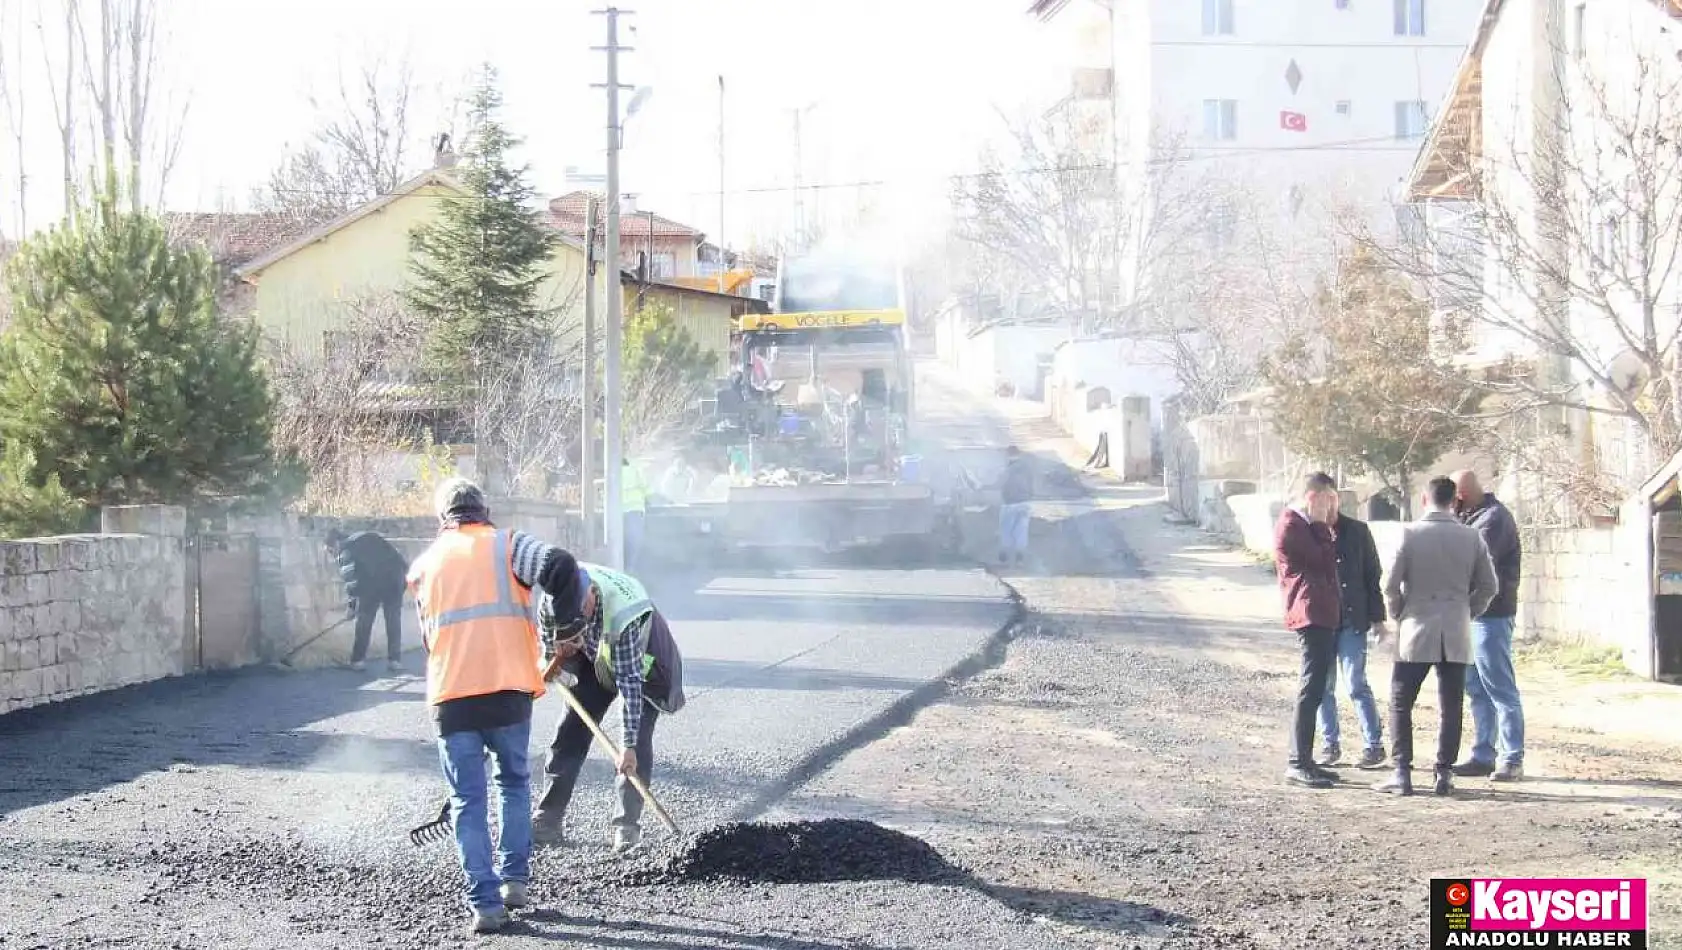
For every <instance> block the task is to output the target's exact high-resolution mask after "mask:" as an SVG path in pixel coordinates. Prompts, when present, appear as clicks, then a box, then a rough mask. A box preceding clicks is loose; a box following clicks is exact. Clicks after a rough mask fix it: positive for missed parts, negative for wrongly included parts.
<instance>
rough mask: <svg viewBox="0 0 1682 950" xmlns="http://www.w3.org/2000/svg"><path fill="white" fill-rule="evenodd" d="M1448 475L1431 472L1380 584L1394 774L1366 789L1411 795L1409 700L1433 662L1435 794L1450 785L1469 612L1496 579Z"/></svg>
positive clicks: (1487, 596) (1468, 657)
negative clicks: (1391, 642) (1461, 514)
mask: <svg viewBox="0 0 1682 950" xmlns="http://www.w3.org/2000/svg"><path fill="white" fill-rule="evenodd" d="M1454 491H1455V489H1454V482H1453V481H1452V480H1450V479H1447V478H1433V479H1431V483H1430V485H1428V486H1427V487H1426V491H1425V504H1426V511H1425V514H1424V515H1423V516H1422V517H1420V519H1419V520H1418V521H1416V522H1414V523H1413V524H1410V525H1408V526H1407V527H1406V528H1405V529H1403V532H1402V546H1401V548H1400V549H1399V550H1398V551H1397V552H1396V563H1395V565H1394V566H1393V567H1391V569H1390V576H1389V577H1388V578H1387V579H1386V581H1385V584H1384V599H1385V603H1386V604H1387V605H1388V606H1389V608H1390V616H1391V617H1392V618H1394V619H1395V621H1396V624H1397V642H1396V666H1395V669H1394V671H1393V672H1392V673H1391V676H1390V734H1391V736H1392V738H1393V739H1394V741H1395V743H1396V747H1395V749H1396V755H1395V765H1396V774H1395V775H1393V776H1391V777H1390V778H1388V779H1386V780H1384V781H1382V782H1379V783H1378V784H1377V785H1374V786H1373V788H1375V789H1377V790H1379V791H1381V792H1389V793H1392V794H1396V795H1411V794H1413V704H1414V702H1415V701H1416V700H1417V699H1418V698H1419V687H1420V686H1422V685H1424V683H1425V674H1426V673H1427V672H1429V671H1430V670H1431V668H1432V667H1436V670H1437V697H1438V705H1440V706H1441V707H1442V727H1441V731H1440V732H1439V733H1438V735H1437V762H1436V785H1435V791H1436V793H1437V794H1438V795H1447V794H1448V793H1449V792H1450V791H1451V790H1452V789H1453V780H1452V776H1453V772H1452V767H1453V765H1454V760H1455V759H1456V758H1457V757H1459V755H1460V730H1461V716H1462V708H1463V705H1464V700H1465V693H1466V666H1467V664H1469V663H1471V662H1472V618H1473V617H1476V616H1477V615H1479V614H1481V613H1483V611H1484V608H1486V607H1488V606H1489V602H1490V600H1491V599H1493V598H1494V597H1495V593H1496V591H1497V590H1498V589H1499V584H1498V582H1497V581H1496V578H1495V564H1494V562H1492V561H1491V560H1490V557H1489V548H1488V547H1487V546H1486V545H1485V544H1484V542H1483V536H1482V535H1481V534H1479V533H1478V530H1477V529H1476V528H1470V527H1467V526H1466V525H1463V524H1461V523H1460V521H1459V519H1458V518H1456V517H1455V516H1454V513H1453V510H1452V508H1453V505H1454Z"/></svg>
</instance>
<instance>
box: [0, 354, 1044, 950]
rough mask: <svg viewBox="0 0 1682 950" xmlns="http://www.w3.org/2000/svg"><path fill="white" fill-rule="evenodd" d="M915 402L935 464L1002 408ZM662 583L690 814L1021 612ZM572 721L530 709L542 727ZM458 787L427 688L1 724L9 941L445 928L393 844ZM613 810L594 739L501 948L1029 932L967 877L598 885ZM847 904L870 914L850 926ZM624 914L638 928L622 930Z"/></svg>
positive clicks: (946, 596)
mask: <svg viewBox="0 0 1682 950" xmlns="http://www.w3.org/2000/svg"><path fill="white" fill-rule="evenodd" d="M922 404H923V411H924V413H925V422H924V426H925V428H924V430H923V431H924V434H925V437H926V438H927V439H928V441H929V443H930V444H929V446H928V448H929V449H930V450H931V454H935V455H938V456H941V457H943V458H946V459H950V460H958V461H962V462H964V463H966V464H970V465H972V466H975V467H979V468H986V467H990V466H992V465H996V464H997V463H996V459H995V458H994V456H996V454H997V453H996V448H995V446H996V444H997V441H998V439H999V438H1000V437H1001V433H1002V432H1003V426H1002V425H1001V424H1000V422H999V420H997V419H996V418H993V417H991V416H987V415H983V414H981V413H980V411H979V410H978V409H976V408H975V407H974V405H973V403H970V402H968V401H966V400H964V399H962V398H961V397H957V396H956V395H954V393H952V392H951V391H950V389H949V387H946V386H943V385H941V384H940V383H939V382H938V380H935V379H931V380H930V385H928V386H925V390H924V395H923V396H922ZM652 586H653V587H654V593H655V596H656V599H657V600H658V601H660V602H661V603H662V605H663V607H664V608H665V609H666V610H667V611H668V613H669V614H670V616H671V619H672V622H673V627H674V630H675V631H676V633H677V635H678V637H679V640H680V642H681V643H682V645H683V648H684V651H685V654H686V659H687V662H688V674H689V686H690V694H691V702H690V705H689V706H688V708H687V709H686V710H685V711H684V712H683V713H682V714H681V715H679V716H676V717H672V718H671V719H669V720H668V721H666V722H663V723H662V725H661V729H660V733H659V734H658V736H657V744H658V747H659V752H658V755H657V760H658V764H657V769H658V778H657V784H658V787H659V789H660V791H661V793H662V795H663V797H664V798H665V799H666V801H667V802H668V804H669V806H670V807H671V808H672V810H673V811H674V812H675V813H676V814H677V815H678V816H680V819H681V820H684V821H686V822H687V823H688V824H689V825H690V826H691V827H692V828H693V827H698V826H702V825H705V824H707V823H712V822H716V821H719V820H724V819H729V818H733V817H742V816H745V815H752V814H756V813H757V812H758V811H759V810H761V809H762V808H763V807H764V806H765V805H767V804H769V803H770V801H771V800H773V799H774V798H775V797H776V796H777V795H778V794H780V793H781V791H782V790H783V789H784V787H785V785H786V783H787V782H788V781H789V780H790V777H791V775H794V774H796V773H798V772H799V771H801V770H802V769H803V768H805V767H807V766H810V765H811V764H812V762H813V761H814V758H818V759H821V758H822V756H823V755H824V754H825V753H826V752H827V751H829V750H831V749H832V748H833V747H834V746H835V745H836V744H837V743H838V742H840V741H841V740H843V739H844V738H845V737H847V736H848V734H849V733H850V732H852V731H854V730H856V729H858V728H860V726H861V725H862V724H868V723H869V722H870V721H871V720H872V719H873V718H874V717H877V716H878V715H879V714H881V713H882V712H883V711H884V710H886V709H888V708H889V707H891V706H893V705H894V704H895V703H897V702H900V701H901V700H902V699H903V698H904V697H905V696H906V695H907V694H908V693H910V692H911V691H913V690H915V689H917V688H918V687H920V686H922V685H924V684H926V683H927V682H929V681H930V680H931V679H934V678H937V677H939V676H940V674H941V673H943V672H944V671H946V670H948V669H949V668H951V667H952V666H953V665H954V664H956V663H958V662H959V661H960V660H961V659H963V658H965V657H967V656H969V655H971V654H974V653H975V652H976V651H978V650H979V649H981V648H982V647H983V645H984V644H985V643H986V642H987V641H988V640H989V639H990V638H991V637H992V636H993V635H994V634H995V632H996V631H997V630H998V629H999V628H1000V627H1001V626H1002V625H1004V624H1005V623H1007V622H1008V621H1009V619H1010V618H1011V616H1012V612H1013V607H1012V605H1011V603H1010V600H1009V598H1008V596H1007V594H1008V592H1007V590H1006V589H1005V588H1004V587H1003V586H1002V585H1001V584H999V583H998V582H997V581H996V580H994V579H993V578H991V577H990V576H989V575H987V574H986V573H985V572H983V571H981V570H979V569H976V568H973V567H968V566H961V565H959V566H948V567H945V568H943V569H924V570H914V571H892V570H881V569H868V568H863V567H845V566H838V567H828V568H820V567H813V568H805V569H790V570H782V571H777V570H763V569H757V570H751V571H749V570H742V571H730V570H722V571H714V572H706V573H696V572H691V573H688V574H685V575H674V576H668V577H663V578H659V579H657V580H655V582H654V583H653V585H652ZM417 669H418V666H417ZM559 710H560V702H559V700H558V699H554V700H546V701H544V702H543V703H542V704H541V705H540V711H539V716H538V728H539V731H540V732H541V731H542V730H544V729H548V728H552V725H553V723H554V721H555V720H556V718H557V717H558V715H559ZM609 715H610V721H611V717H612V716H613V715H616V713H610V714H609ZM544 744H546V742H545V739H544V737H543V736H541V735H539V736H534V747H539V746H541V745H544ZM442 793H443V785H442V782H441V779H440V778H439V776H438V770H437V765H436V758H435V751H434V746H433V743H432V741H431V734H430V731H429V724H428V720H427V716H426V711H425V709H424V706H423V704H422V684H421V683H420V681H419V680H418V679H417V678H416V677H413V676H400V677H394V678H387V679H367V678H364V677H360V676H356V675H353V674H350V673H347V672H341V671H322V672H314V673H300V674H291V675H271V674H266V673H262V674H247V675H235V676H224V677H215V678H194V679H188V680H180V681H175V682H169V683H161V684H153V685H151V686H148V687H143V688H139V689H135V690H130V691H125V692H122V693H119V694H112V695H107V696H103V697H95V698H92V699H89V700H86V701H82V702H78V703H74V704H71V705H68V706H65V707H61V708H55V709H48V710H41V711H34V712H32V713H26V714H23V715H15V716H12V717H8V718H0V887H3V889H4V892H5V893H6V894H7V896H8V898H9V899H8V901H7V905H8V906H7V907H6V908H4V909H0V946H3V947H5V948H7V950H10V948H12V947H37V946H38V947H49V946H50V947H55V948H56V947H63V946H72V945H80V946H92V945H103V944H112V945H118V944H121V945H126V946H160V947H161V946H186V947H199V946H206V947H208V946H216V947H218V948H230V947H272V946H279V945H286V946H296V947H305V946H308V947H349V946H353V945H354V946H357V947H364V946H367V945H368V944H370V943H383V944H386V945H393V946H405V945H408V946H437V945H439V944H440V942H441V941H443V942H449V941H454V940H456V939H458V938H457V932H458V931H459V929H460V923H461V919H462V918H460V917H459V916H458V913H459V911H458V908H457V905H456V903H455V901H456V899H457V898H456V893H457V887H458V883H457V878H456V872H455V871H454V869H453V867H452V864H451V858H450V854H449V852H448V851H447V849H445V848H437V849H433V850H431V851H424V852H416V851H413V850H412V849H410V848H409V847H408V845H407V843H406V841H404V839H403V835H402V832H403V829H405V828H406V827H408V826H409V825H412V824H415V823H417V822H418V821H420V820H424V818H426V817H429V816H430V814H431V813H432V812H434V811H435V810H436V805H437V802H438V801H439V799H440V796H441V795H442ZM608 803H609V785H608V770H607V765H606V761H605V758H602V757H601V756H600V755H599V754H598V756H597V757H596V758H594V759H593V760H592V762H591V764H590V767H589V768H588V769H587V770H586V772H585V775H584V778H583V780H582V785H581V789H580V794H579V796H578V798H577V799H576V801H575V805H574V813H575V816H576V821H575V824H574V828H573V830H574V832H575V833H576V834H577V835H578V836H579V837H580V838H581V839H582V840H586V841H589V842H592V845H591V846H590V847H589V848H587V849H575V850H570V851H568V852H564V853H563V854H561V855H558V856H557V855H550V856H547V857H546V858H545V859H544V860H543V862H542V863H541V864H540V866H539V868H538V876H539V878H540V880H539V882H538V883H537V885H536V889H537V893H538V896H539V897H540V898H543V899H545V903H546V905H547V906H549V907H550V908H552V909H551V910H549V911H547V912H545V913H542V914H534V915H528V916H527V920H526V922H525V923H523V924H522V933H523V934H524V936H520V935H516V936H514V937H507V938H502V939H503V940H504V942H514V943H523V942H525V941H527V940H531V941H536V940H539V939H544V940H552V939H562V938H566V939H577V938H582V940H583V942H584V945H596V946H616V947H656V946H736V947H742V946H751V947H839V946H856V947H887V946H932V945H942V942H944V941H946V940H950V941H952V942H951V943H950V944H946V945H951V946H971V945H977V944H974V943H973V942H971V941H973V939H975V938H976V937H978V936H980V935H983V934H986V933H988V932H990V931H995V930H996V931H997V933H998V934H999V938H1000V939H1001V940H1003V939H1005V938H1006V934H1007V933H1008V934H1011V936H1010V937H1009V939H1010V940H1011V941H1013V942H1014V943H1015V945H1019V946H1021V945H1033V944H1032V941H1029V942H1028V943H1026V944H1024V943H1023V942H1022V938H1021V935H1020V934H1018V933H1017V931H1019V930H1020V928H1021V926H1022V923H1021V921H1020V919H1018V917H1017V915H1015V914H1014V913H1013V912H1010V911H1008V910H1006V909H1005V908H1004V907H1003V906H1001V905H996V904H993V903H992V902H991V901H989V900H987V899H985V898H983V897H981V896H980V895H979V894H976V893H974V892H971V891H969V890H967V889H963V888H957V889H934V890H936V891H939V892H940V893H931V892H930V889H928V888H920V887H909V886H905V885H894V886H886V885H825V886H821V887H819V888H817V889H815V890H814V889H813V888H810V887H807V888H761V889H754V890H753V891H752V892H751V893H746V894H744V893H742V892H740V891H739V890H737V889H724V890H722V891H712V890H708V889H700V890H696V889H688V890H684V889H664V890H658V891H652V890H638V891H619V892H615V891H613V890H612V889H611V888H609V889H603V888H600V887H596V886H594V885H593V884H592V881H591V877H590V874H591V868H592V867H593V866H595V863H596V862H600V861H601V860H603V859H602V858H600V857H599V853H598V851H597V849H596V848H595V846H594V845H593V842H596V841H600V840H602V838H603V836H604V835H605V822H606V816H607V813H608ZM826 888H827V889H826ZM848 888H852V890H851V891H849V890H848ZM948 890H949V891H950V893H947V891H948ZM849 895H851V896H849ZM837 901H839V902H840V903H841V904H843V905H848V904H857V905H858V906H859V907H860V908H861V909H860V910H858V911H856V912H850V913H846V914H839V915H837V914H834V913H832V910H833V908H834V906H836V903H835V902H837ZM872 908H873V909H872ZM948 916H950V920H951V921H952V922H951V924H950V926H947V925H944V924H943V923H942V921H943V920H946V919H947V918H948ZM903 919H912V920H917V921H919V923H918V924H916V925H915V927H914V928H913V931H914V932H913V931H903V930H902V931H899V932H894V928H891V927H886V926H885V922H888V921H895V920H903ZM626 920H642V921H644V923H645V925H644V926H641V927H640V929H638V930H637V931H636V933H635V934H634V935H633V936H629V937H627V936H626V930H625V929H624V928H625V927H626V926H627V924H626V923H625V921H626ZM942 934H944V935H945V936H939V937H938V941H937V942H936V943H930V942H929V941H930V940H931V939H936V938H935V936H931V935H936V936H938V935H942ZM989 942H990V941H989ZM534 945H535V943H534Z"/></svg>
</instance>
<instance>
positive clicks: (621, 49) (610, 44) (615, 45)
mask: <svg viewBox="0 0 1682 950" xmlns="http://www.w3.org/2000/svg"><path fill="white" fill-rule="evenodd" d="M594 13H595V15H596V16H605V17H607V45H606V46H598V47H596V49H597V50H599V51H600V52H604V53H606V54H607V82H606V83H604V84H599V87H600V88H605V89H606V90H607V250H606V253H604V254H603V256H604V257H605V258H606V259H607V261H606V263H607V269H608V270H607V287H606V290H605V292H606V294H607V328H606V329H607V332H606V333H605V334H604V336H605V339H604V340H603V341H602V346H603V348H604V349H605V350H606V351H607V352H606V354H605V358H604V360H603V362H604V364H605V367H606V372H605V374H604V375H605V377H606V378H605V380H604V382H603V393H602V395H603V397H604V398H603V406H602V412H603V414H604V415H605V416H606V418H605V419H604V420H603V425H602V428H603V430H604V438H603V440H602V442H603V452H602V455H603V456H605V457H604V458H603V460H602V468H603V472H602V474H603V476H604V478H603V481H604V482H605V483H606V488H607V503H606V504H605V505H603V509H604V510H603V512H602V529H603V530H602V534H603V536H604V537H603V540H604V541H606V542H607V561H608V564H610V565H611V566H613V567H614V568H617V569H620V570H623V569H624V567H625V517H624V513H625V510H624V506H623V504H622V499H621V497H620V494H619V492H620V486H621V483H622V481H623V477H622V476H623V475H624V467H625V463H624V457H625V455H624V453H625V447H624V444H623V442H622V438H621V433H620V428H621V424H622V423H623V422H624V418H625V413H624V408H623V407H622V405H621V400H622V399H623V398H624V389H623V385H622V382H621V380H620V365H619V364H620V361H621V359H622V357H623V355H624V343H623V334H624V320H625V293H624V290H623V288H622V287H621V286H620V278H619V275H620V273H621V271H620V267H619V146H620V145H621V143H622V141H623V139H624V130H623V127H622V126H621V124H620V119H619V90H620V89H628V88H630V87H629V86H621V85H620V84H619V54H620V53H628V52H631V47H629V46H620V45H619V18H620V17H621V16H629V15H631V11H629V10H620V9H618V8H616V7H608V8H607V9H605V10H596V11H594Z"/></svg>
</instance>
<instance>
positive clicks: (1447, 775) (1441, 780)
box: [1431, 768, 1454, 796]
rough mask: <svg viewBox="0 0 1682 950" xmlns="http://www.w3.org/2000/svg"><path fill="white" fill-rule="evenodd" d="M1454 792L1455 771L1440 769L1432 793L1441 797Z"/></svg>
mask: <svg viewBox="0 0 1682 950" xmlns="http://www.w3.org/2000/svg"><path fill="white" fill-rule="evenodd" d="M1453 791H1454V769H1452V768H1446V769H1445V768H1438V769H1437V781H1436V783H1435V784H1434V785H1432V787H1431V792H1432V793H1433V794H1435V795H1439V796H1447V795H1448V794H1449V793H1451V792H1453Z"/></svg>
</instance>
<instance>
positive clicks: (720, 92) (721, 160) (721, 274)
mask: <svg viewBox="0 0 1682 950" xmlns="http://www.w3.org/2000/svg"><path fill="white" fill-rule="evenodd" d="M718 292H719V293H721V294H722V293H724V74H723V73H719V74H718Z"/></svg>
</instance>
